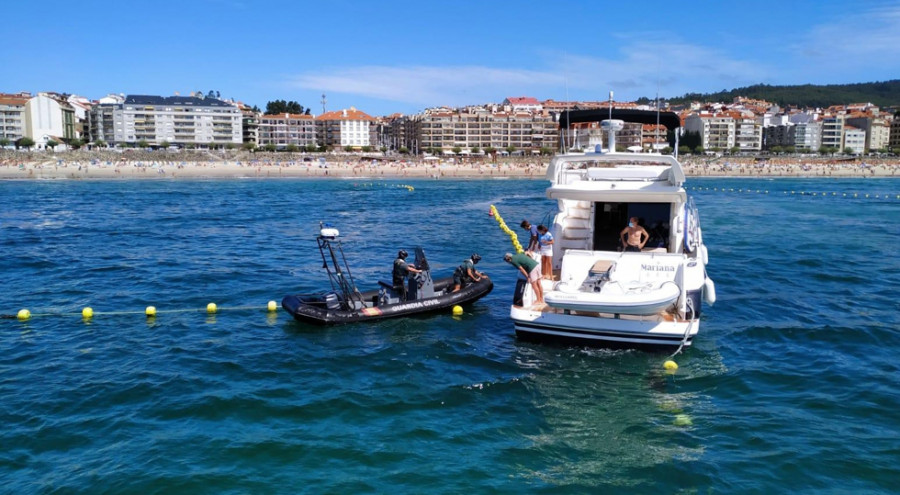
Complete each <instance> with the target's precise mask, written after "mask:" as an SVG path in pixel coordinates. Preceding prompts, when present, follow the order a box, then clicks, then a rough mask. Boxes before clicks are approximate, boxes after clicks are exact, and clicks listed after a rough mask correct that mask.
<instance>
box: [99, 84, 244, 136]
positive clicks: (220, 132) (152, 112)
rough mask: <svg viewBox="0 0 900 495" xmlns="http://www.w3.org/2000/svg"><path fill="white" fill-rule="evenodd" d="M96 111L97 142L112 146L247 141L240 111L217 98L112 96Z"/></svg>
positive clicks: (103, 100)
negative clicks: (244, 136) (110, 118)
mask: <svg viewBox="0 0 900 495" xmlns="http://www.w3.org/2000/svg"><path fill="white" fill-rule="evenodd" d="M120 101H121V102H120ZM94 112H95V115H94V117H95V119H94V120H95V121H96V122H97V126H96V127H98V132H97V138H96V139H102V140H103V141H106V142H107V143H108V144H135V143H140V142H145V143H147V144H149V145H161V144H164V143H166V144H170V145H204V146H212V147H216V146H233V145H240V144H241V142H242V140H243V132H242V127H241V119H242V115H241V111H240V109H239V108H238V107H237V106H235V105H233V104H231V103H228V102H225V101H222V100H218V99H216V98H199V97H194V96H151V95H129V96H127V97H121V98H120V97H116V96H115V95H112V96H111V97H107V98H106V99H102V100H101V101H100V103H99V104H98V105H97V106H96V107H95V110H94ZM109 116H111V117H112V121H111V124H112V126H111V127H110V126H109V124H110V122H109V120H108V117H109Z"/></svg>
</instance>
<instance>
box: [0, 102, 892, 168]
mask: <svg viewBox="0 0 900 495" xmlns="http://www.w3.org/2000/svg"><path fill="white" fill-rule="evenodd" d="M325 101H326V100H325V95H323V98H322V109H321V110H322V111H321V113H319V114H317V115H316V114H313V113H312V110H311V109H309V108H307V109H305V111H304V110H303V107H299V108H300V112H299V113H290V112H284V113H273V114H267V113H264V112H263V111H261V110H260V109H258V108H256V107H251V106H249V105H246V104H244V103H241V102H240V101H235V100H231V99H223V98H221V97H220V95H219V94H218V93H217V92H214V91H210V92H208V93H207V94H203V93H202V92H196V93H191V94H190V95H188V96H181V95H177V94H176V95H174V96H153V95H124V94H110V95H107V96H105V97H103V98H99V99H96V100H92V99H89V98H86V97H83V96H78V95H72V94H67V93H55V92H38V93H35V94H32V93H28V92H20V93H0V120H2V124H3V125H2V127H0V150H2V151H0V153H3V155H0V160H2V162H0V165H3V167H2V168H0V175H2V177H4V178H21V177H37V176H40V177H44V176H48V177H97V176H101V177H102V176H107V175H108V176H112V177H123V176H147V175H148V174H147V171H146V170H147V168H148V167H149V168H152V169H153V173H155V174H156V175H165V174H167V173H168V174H170V176H171V175H172V174H178V171H179V170H183V172H182V175H191V174H195V175H196V174H199V175H204V176H234V175H239V176H245V175H248V174H250V175H255V176H272V175H276V176H318V175H322V176H324V175H329V174H330V175H332V176H341V175H379V174H380V175H387V176H427V177H445V176H484V175H489V176H492V175H500V176H503V175H513V176H536V175H537V176H539V175H541V174H542V170H543V168H544V167H545V166H546V161H547V158H546V157H547V156H548V155H552V154H553V153H555V152H556V151H558V150H560V149H570V150H591V149H593V148H594V146H595V145H597V144H600V145H601V146H605V145H606V142H605V140H604V136H603V133H602V132H601V129H600V128H599V126H598V125H597V124H596V123H592V124H572V125H568V124H567V123H566V122H564V121H563V122H560V116H561V115H565V114H564V111H565V110H568V109H604V108H609V107H610V106H612V107H613V108H617V109H637V110H656V105H655V102H650V103H649V104H638V103H634V102H620V101H614V100H613V99H612V95H610V99H609V101H555V100H543V101H540V100H538V99H537V98H534V97H529V96H521V97H507V98H505V99H503V101H501V102H499V103H488V104H481V105H470V106H465V107H460V108H448V107H437V108H427V109H425V110H423V111H421V112H420V113H417V114H415V115H403V114H391V115H386V116H371V115H369V114H367V113H365V112H364V111H362V110H360V109H357V108H353V107H351V108H343V109H336V110H329V109H327V108H326V106H325ZM292 103H293V102H292ZM660 106H661V107H662V108H660V110H662V111H672V112H675V113H677V114H678V115H679V116H680V118H681V122H682V127H681V133H682V134H681V135H680V140H679V146H678V150H677V152H678V154H679V155H680V156H681V158H682V160H684V161H685V168H686V172H687V173H689V174H691V175H823V176H827V175H835V176H847V175H896V174H897V172H898V170H897V160H896V158H895V157H896V155H897V154H898V153H900V118H896V115H895V113H894V112H895V110H894V109H882V108H879V107H878V106H876V105H873V104H871V103H848V104H845V105H834V106H830V107H827V108H797V107H780V106H779V105H776V104H773V103H771V102H767V101H763V100H755V99H749V98H743V97H737V98H735V99H734V101H732V102H724V103H699V102H693V103H690V104H685V105H681V106H670V105H665V106H663V105H660ZM673 143H674V139H673V137H672V136H671V135H667V132H666V129H665V128H664V127H663V126H659V125H653V124H639V123H625V126H624V129H623V130H622V131H621V132H620V133H619V136H618V140H617V142H616V151H620V152H661V153H672V152H673V151H675V150H673V148H672V146H673ZM13 150H15V152H13ZM160 151H162V152H166V153H168V155H161V154H160V153H159V152H160ZM48 152H53V153H56V154H54V155H52V156H51V155H48V154H47V153H48ZM64 152H65V153H64ZM154 153H155V154H154ZM174 153H179V154H178V155H174ZM323 153H327V155H323ZM316 154H320V155H319V156H318V157H315V155H316ZM70 164H71V168H70ZM198 164H199V165H198ZM123 165H127V167H126V168H125V170H124V171H123V167H122V166H123ZM51 166H52V170H53V172H51ZM60 166H62V167H63V168H64V170H63V173H62V174H61V173H59V168H60ZM91 166H93V174H91V173H90V171H91ZM198 167H199V168H201V169H202V170H200V171H199V172H197V171H196V170H194V169H196V168H198ZM105 168H109V169H110V170H108V171H106V172H103V170H104V169H105ZM861 168H862V169H861ZM188 169H190V170H188ZM253 170H255V173H252V174H251V173H250V171H253ZM150 175H151V176H153V174H150Z"/></svg>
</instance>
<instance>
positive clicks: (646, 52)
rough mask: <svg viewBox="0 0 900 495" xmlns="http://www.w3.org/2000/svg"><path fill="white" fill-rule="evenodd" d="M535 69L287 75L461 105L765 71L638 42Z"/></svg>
mask: <svg viewBox="0 0 900 495" xmlns="http://www.w3.org/2000/svg"><path fill="white" fill-rule="evenodd" d="M542 56H543V66H544V67H543V68H540V69H533V70H525V69H509V68H496V67H485V66H455V67H434V66H416V67H385V66H363V67H351V68H339V69H333V70H327V69H326V70H319V71H315V72H309V73H306V74H301V75H298V76H295V77H292V78H290V79H289V82H288V84H289V85H290V86H292V87H295V88H298V89H305V90H311V91H325V92H328V93H344V94H351V95H355V96H358V97H369V98H377V99H382V100H388V101H394V102H402V103H406V104H416V105H421V106H436V105H466V104H476V103H483V102H488V101H498V100H500V99H502V98H504V97H506V96H513V95H528V96H536V97H538V98H554V99H557V100H560V99H565V98H566V97H567V96H566V93H567V88H568V90H569V91H570V97H571V99H582V100H584V99H605V96H603V95H606V94H607V92H608V91H609V90H614V91H616V94H617V95H620V96H617V99H634V98H637V97H640V96H652V95H654V94H655V93H656V88H657V84H659V86H660V90H661V92H662V94H664V95H666V96H677V95H681V94H683V93H685V92H688V91H713V90H718V89H722V88H725V87H728V88H731V87H733V86H736V85H742V84H750V83H753V82H758V81H759V80H760V78H761V77H764V76H765V75H766V72H767V71H766V70H765V69H764V68H762V67H760V66H757V65H756V64H753V63H750V62H747V61H742V60H734V59H731V58H729V57H727V56H726V55H725V54H723V53H719V52H717V51H715V50H712V49H709V48H706V47H703V46H699V45H692V44H688V43H675V44H672V43H669V44H664V43H653V42H639V43H634V44H632V45H629V46H627V47H625V48H624V49H623V50H622V51H621V57H620V58H600V57H592V56H587V55H566V54H558V53H544V54H542Z"/></svg>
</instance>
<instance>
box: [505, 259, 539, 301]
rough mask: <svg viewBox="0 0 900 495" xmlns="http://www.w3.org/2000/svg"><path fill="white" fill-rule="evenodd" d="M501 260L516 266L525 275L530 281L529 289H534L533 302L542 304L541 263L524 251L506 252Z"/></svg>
mask: <svg viewBox="0 0 900 495" xmlns="http://www.w3.org/2000/svg"><path fill="white" fill-rule="evenodd" d="M503 261H505V262H507V263H509V264H511V265H512V266H514V267H516V268H517V269H518V270H519V271H520V272H521V273H522V274H523V275H525V278H527V279H528V281H529V282H530V283H531V289H532V290H533V291H534V297H535V301H534V303H535V304H542V303H543V302H544V289H543V287H541V265H539V264H538V262H537V261H534V260H533V259H531V256H528V255H527V254H525V253H516V254H512V253H506V254H505V255H503Z"/></svg>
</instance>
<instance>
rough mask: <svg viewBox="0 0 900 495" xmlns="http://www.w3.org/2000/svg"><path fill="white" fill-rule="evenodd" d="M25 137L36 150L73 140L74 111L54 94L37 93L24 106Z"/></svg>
mask: <svg viewBox="0 0 900 495" xmlns="http://www.w3.org/2000/svg"><path fill="white" fill-rule="evenodd" d="M25 136H27V137H28V138H30V139H31V140H33V141H34V145H35V147H36V148H38V149H44V148H47V145H48V143H51V142H54V143H56V145H61V144H63V143H65V142H66V141H68V140H70V139H74V138H75V109H74V108H72V105H70V104H69V103H68V102H66V101H65V99H63V98H60V97H59V95H56V94H54V93H38V94H37V96H34V97H33V98H31V99H29V100H28V102H27V103H26V104H25Z"/></svg>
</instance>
